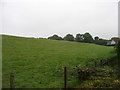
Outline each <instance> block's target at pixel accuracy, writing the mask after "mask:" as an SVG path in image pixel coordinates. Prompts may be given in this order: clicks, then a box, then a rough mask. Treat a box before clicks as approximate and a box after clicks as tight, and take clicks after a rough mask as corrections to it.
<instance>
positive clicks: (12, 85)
mask: <svg viewBox="0 0 120 90" xmlns="http://www.w3.org/2000/svg"><path fill="white" fill-rule="evenodd" d="M13 88H15V87H14V75H13V74H10V89H11V90H13Z"/></svg>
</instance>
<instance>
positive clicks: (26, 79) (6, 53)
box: [2, 35, 115, 88]
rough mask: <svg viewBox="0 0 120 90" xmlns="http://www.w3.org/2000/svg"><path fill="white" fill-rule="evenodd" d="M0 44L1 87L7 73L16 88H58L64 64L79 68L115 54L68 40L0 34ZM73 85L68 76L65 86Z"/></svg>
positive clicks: (108, 50) (96, 46)
mask: <svg viewBox="0 0 120 90" xmlns="http://www.w3.org/2000/svg"><path fill="white" fill-rule="evenodd" d="M2 45H3V46H2V57H3V59H2V60H3V61H2V66H3V69H2V70H3V87H4V88H8V87H9V75H10V73H14V75H15V87H16V88H62V87H63V86H64V84H63V67H64V66H67V67H68V69H69V70H72V69H73V68H74V67H75V66H76V65H79V67H80V68H83V67H85V66H86V65H91V66H93V64H92V62H93V61H94V60H100V59H102V60H107V59H109V58H111V57H113V56H115V54H114V53H112V51H113V49H114V48H113V47H107V46H100V45H95V44H88V43H79V42H69V41H57V40H48V39H37V38H23V37H15V36H7V35H2ZM74 84H75V79H74V78H69V80H68V86H72V85H73V86H74Z"/></svg>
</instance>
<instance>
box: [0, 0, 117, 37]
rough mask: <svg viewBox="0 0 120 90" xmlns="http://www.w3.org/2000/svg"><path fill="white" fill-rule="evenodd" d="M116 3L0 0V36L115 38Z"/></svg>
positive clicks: (110, 0) (109, 0)
mask: <svg viewBox="0 0 120 90" xmlns="http://www.w3.org/2000/svg"><path fill="white" fill-rule="evenodd" d="M118 1H119V0H1V3H0V10H1V12H2V14H1V17H0V19H1V22H0V29H1V30H2V34H9V35H16V36H25V37H43V38H46V37H48V36H51V35H53V34H57V35H60V36H62V37H64V36H65V35H66V34H68V33H70V34H73V35H74V36H75V35H76V34H77V33H85V32H89V33H90V34H91V35H92V36H99V37H101V38H105V39H110V38H111V37H116V36H118Z"/></svg>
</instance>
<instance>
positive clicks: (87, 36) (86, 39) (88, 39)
mask: <svg viewBox="0 0 120 90" xmlns="http://www.w3.org/2000/svg"><path fill="white" fill-rule="evenodd" d="M83 38H84V40H83V41H84V42H86V43H92V42H93V38H92V35H90V34H89V33H85V34H84V35H83Z"/></svg>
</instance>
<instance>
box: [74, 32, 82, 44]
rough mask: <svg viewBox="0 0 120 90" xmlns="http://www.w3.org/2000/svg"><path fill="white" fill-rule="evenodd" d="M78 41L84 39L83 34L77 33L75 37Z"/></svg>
mask: <svg viewBox="0 0 120 90" xmlns="http://www.w3.org/2000/svg"><path fill="white" fill-rule="evenodd" d="M75 41H76V42H82V41H83V34H77V35H76V38H75Z"/></svg>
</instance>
